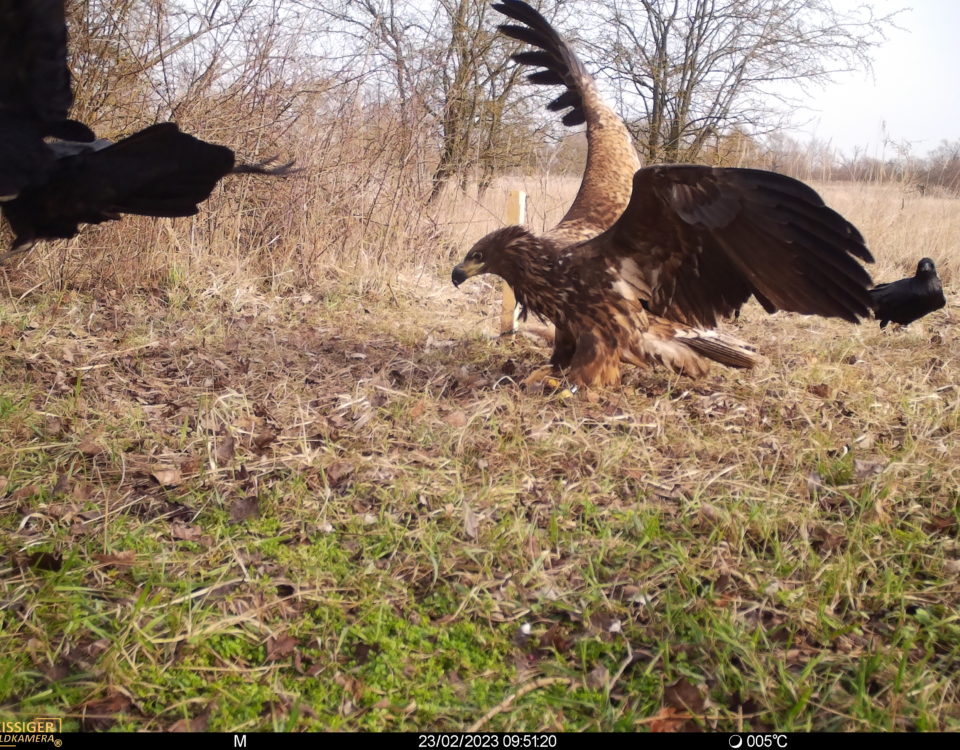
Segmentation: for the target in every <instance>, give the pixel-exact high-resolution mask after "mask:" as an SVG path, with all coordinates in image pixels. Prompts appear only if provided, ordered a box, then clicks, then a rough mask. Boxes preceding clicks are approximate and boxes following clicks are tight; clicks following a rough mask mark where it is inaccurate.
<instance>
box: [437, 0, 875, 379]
mask: <svg viewBox="0 0 960 750" xmlns="http://www.w3.org/2000/svg"><path fill="white" fill-rule="evenodd" d="M493 7H494V8H495V9H497V10H499V11H500V12H501V13H504V14H505V15H507V16H508V17H510V18H512V19H514V20H516V21H519V22H521V23H522V24H524V26H516V25H506V26H501V27H500V28H501V30H502V31H503V32H504V33H505V34H507V35H508V36H511V37H513V38H516V39H520V40H521V41H524V42H526V43H528V44H531V45H533V46H535V47H538V48H539V50H538V51H536V52H524V53H520V54H518V55H514V59H515V60H517V61H518V62H520V63H523V64H533V65H540V66H543V67H545V68H546V70H545V71H542V72H539V73H534V74H532V75H531V76H528V78H530V80H531V81H533V82H534V83H548V84H557V83H562V84H563V85H565V86H566V91H565V92H564V94H562V95H561V96H560V97H559V98H558V99H556V100H555V101H554V102H553V103H552V104H551V105H550V109H552V110H558V109H563V108H564V107H569V108H570V112H568V113H567V115H566V116H565V117H564V122H565V123H567V124H577V123H580V122H586V124H587V143H588V150H587V164H586V168H585V170H584V175H583V180H582V182H581V185H580V190H579V192H578V193H577V197H576V198H575V200H574V202H573V205H571V207H570V209H569V210H568V211H567V213H566V214H565V215H564V217H563V219H561V220H560V222H559V223H558V224H557V225H556V226H555V227H554V228H553V229H551V230H549V231H547V232H546V233H544V234H543V235H540V236H537V235H534V234H533V233H531V232H529V231H528V230H526V229H524V228H522V227H506V228H505V229H500V230H497V231H495V232H492V233H491V234H489V235H487V236H486V237H484V238H483V239H481V240H480V241H479V242H478V243H477V244H476V245H474V247H473V248H472V249H471V250H470V252H469V253H468V254H467V257H466V258H465V260H464V262H463V263H461V264H460V265H458V266H457V267H456V268H455V269H454V272H453V280H454V283H457V284H459V283H461V282H462V281H464V280H465V279H466V278H469V277H470V276H473V275H476V274H478V273H494V274H497V275H499V276H501V277H502V278H503V279H505V280H506V281H507V283H509V284H510V286H511V287H512V288H513V289H514V291H515V293H516V296H517V300H518V301H519V302H520V303H521V304H522V305H524V308H525V310H529V311H532V312H533V313H535V314H536V315H538V316H540V317H542V318H545V319H548V320H550V321H552V322H553V323H554V324H555V325H556V329H557V332H556V337H555V341H554V352H553V357H552V358H551V363H552V364H553V365H554V367H556V368H558V369H564V368H569V377H570V379H571V380H572V381H573V382H574V383H576V384H578V385H612V384H615V383H617V382H619V380H620V365H621V362H627V363H630V364H635V365H645V364H649V363H661V364H664V365H666V366H668V367H670V368H672V369H673V370H675V371H678V372H682V373H684V374H687V375H690V376H692V377H697V376H700V375H702V374H703V373H705V372H706V371H707V368H708V365H709V362H711V361H715V362H720V363H722V364H725V365H728V366H731V367H752V366H753V365H754V364H755V362H756V352H755V351H754V350H753V348H752V347H750V345H749V344H746V343H744V342H742V341H739V340H737V339H735V338H733V337H731V336H727V335H724V334H720V333H718V332H717V331H714V330H712V327H713V326H714V325H716V323H717V321H718V320H719V319H720V318H721V317H724V316H727V315H730V314H732V313H735V312H736V311H738V310H739V309H740V307H741V306H742V305H743V304H744V302H746V301H747V300H748V299H749V298H750V296H751V295H753V296H756V297H757V299H758V301H760V303H761V304H762V305H763V307H764V309H765V310H767V312H773V311H775V310H778V309H781V310H790V311H794V312H799V313H804V314H815V315H823V316H834V317H840V318H844V319H846V320H850V321H853V322H857V321H858V320H859V319H860V318H861V317H867V316H868V315H869V311H870V297H869V294H868V292H867V290H868V289H869V287H870V286H871V280H870V276H869V274H868V273H867V272H866V271H865V270H864V268H863V266H861V265H860V263H859V262H858V261H857V259H858V258H859V259H861V260H865V261H872V260H873V259H872V257H871V256H870V252H869V251H868V250H867V248H866V246H865V245H864V242H863V238H862V237H861V235H860V233H859V232H858V231H857V230H856V228H855V227H854V226H853V225H852V224H850V223H849V222H848V221H846V220H845V219H844V218H843V217H842V216H840V215H839V214H838V213H836V212H835V211H833V210H832V209H830V208H828V207H827V206H826V205H825V204H824V202H823V200H822V199H821V198H820V196H819V195H817V193H816V192H815V191H814V190H812V189H811V188H809V187H807V186H806V185H804V184H803V183H801V182H799V181H797V180H794V179H792V178H789V177H785V176H783V175H779V174H775V173H773V172H765V171H761V170H754V169H723V168H710V167H702V166H694V165H662V166H654V167H647V168H643V169H641V168H640V162H639V159H638V158H637V154H636V150H635V149H634V147H633V143H632V141H631V139H630V136H629V133H628V131H627V129H626V126H625V125H624V123H623V121H622V120H621V119H620V117H618V116H617V115H616V114H615V113H614V112H613V110H611V109H610V108H609V107H608V106H607V105H606V104H605V103H604V102H603V101H602V99H601V97H600V95H599V93H598V91H597V87H596V84H595V83H594V81H593V79H592V78H591V77H590V75H589V74H588V73H587V72H586V69H585V68H584V67H583V64H582V63H581V62H580V61H579V60H578V59H577V57H576V55H575V54H574V52H573V51H572V49H571V48H570V47H569V46H568V45H567V44H566V43H565V42H564V41H563V40H562V39H561V38H560V36H559V35H558V34H557V33H556V31H554V29H553V28H552V27H551V26H550V24H549V23H548V22H547V21H546V20H545V19H544V18H543V17H542V16H541V15H540V14H539V13H538V12H537V11H535V10H534V9H533V8H531V7H530V6H528V5H527V4H526V3H524V2H522V0H503V2H502V3H500V4H497V5H494V6H493Z"/></svg>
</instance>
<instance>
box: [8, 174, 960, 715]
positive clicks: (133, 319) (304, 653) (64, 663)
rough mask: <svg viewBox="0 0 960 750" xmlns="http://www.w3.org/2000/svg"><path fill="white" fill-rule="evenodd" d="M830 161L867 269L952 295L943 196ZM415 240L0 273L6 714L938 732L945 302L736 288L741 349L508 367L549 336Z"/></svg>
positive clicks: (488, 286)
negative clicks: (454, 275)
mask: <svg viewBox="0 0 960 750" xmlns="http://www.w3.org/2000/svg"><path fill="white" fill-rule="evenodd" d="M528 189H530V188H528ZM531 191H532V190H531ZM532 192H533V191H532ZM547 192H549V191H547ZM824 194H825V195H826V196H827V197H828V199H829V201H830V202H831V204H833V205H836V206H837V207H838V208H839V209H840V210H841V211H843V212H844V213H845V214H847V215H848V216H850V218H851V219H853V220H854V221H855V222H856V223H857V224H858V226H860V227H861V229H862V230H863V231H864V233H865V234H866V235H867V237H868V240H869V242H870V245H871V247H872V248H873V249H874V251H875V254H876V255H877V256H878V263H877V265H876V266H875V268H874V269H872V270H873V271H874V273H875V276H876V278H878V279H880V280H886V279H890V278H895V277H899V276H901V275H903V274H904V273H905V272H908V271H909V272H912V270H913V267H914V266H915V263H916V260H917V259H918V258H919V257H921V256H922V255H930V256H931V257H933V258H934V259H935V260H937V262H938V266H939V268H940V269H941V274H942V276H943V277H944V280H945V283H946V286H947V288H948V289H947V291H948V298H949V296H950V286H951V282H952V280H953V279H955V278H956V274H957V273H958V272H960V265H958V261H960V253H958V252H957V247H958V245H960V211H958V205H960V204H958V202H957V201H956V200H949V199H946V198H936V197H931V196H929V195H928V196H927V197H924V198H920V197H918V196H916V195H910V196H907V197H906V198H904V196H903V195H902V194H901V193H900V192H899V191H898V190H897V189H896V188H869V187H866V186H850V185H847V186H828V187H826V188H825V189H824ZM500 202H502V196H501V195H500V193H498V192H497V191H492V192H491V194H490V195H488V196H487V199H486V203H484V204H482V205H481V204H480V203H475V204H474V210H473V212H472V213H471V212H470V211H467V210H466V209H465V208H463V209H461V210H460V212H459V213H457V214H456V216H457V217H459V218H460V219H462V222H461V225H462V226H461V228H460V229H458V230H457V231H458V232H460V233H461V234H462V236H460V234H458V235H457V237H456V240H455V242H454V244H455V245H456V244H458V243H460V242H461V241H462V242H466V241H467V240H468V239H470V238H472V237H473V236H476V235H477V234H479V233H481V232H482V231H483V230H484V229H487V228H490V227H492V226H494V225H495V223H496V217H497V215H498V211H499V208H498V206H499V204H500ZM564 202H565V201H563V200H553V201H551V202H548V201H546V199H542V198H537V197H536V196H535V201H534V205H533V207H532V212H531V223H533V224H534V226H537V223H538V222H541V221H543V222H548V221H549V220H550V219H551V218H555V215H554V214H555V213H556V211H558V210H560V208H562V206H563V205H564ZM551 212H553V214H551ZM460 250H461V248H458V249H457V254H458V255H459V254H460ZM196 266H197V267H201V268H202V266H203V264H202V263H199V264H196ZM426 268H427V270H425V271H423V272H422V273H421V274H420V275H419V276H417V277H413V276H411V275H408V274H406V273H404V274H399V275H398V276H397V277H396V278H392V279H387V280H386V281H384V283H382V284H379V285H370V284H359V283H354V280H351V279H342V280H340V281H331V282H330V283H328V284H317V285H315V286H313V287H308V288H301V289H297V290H295V291H292V290H288V291H285V292H283V293H281V292H279V291H277V290H276V288H275V287H272V286H271V285H270V284H264V283H257V282H256V281H255V280H250V279H242V278H239V276H234V277H230V279H229V281H228V282H225V281H224V280H223V278H224V277H220V276H215V275H214V274H212V273H211V274H209V275H204V274H203V273H202V272H200V271H194V272H192V273H191V274H184V273H181V272H178V271H177V270H176V268H175V267H174V266H171V270H170V271H169V273H168V274H167V275H166V276H165V277H163V278H161V279H159V280H158V281H157V282H156V283H155V284H153V285H147V284H144V285H141V286H139V287H137V288H135V289H130V290H128V291H126V292H124V293H120V292H117V291H115V290H111V289H98V288H97V287H96V286H91V285H86V286H84V287H82V288H81V287H76V286H71V285H70V284H60V285H57V284H53V283H51V282H50V281H49V280H48V281H46V282H44V281H43V279H44V277H43V274H42V273H40V280H39V281H38V282H37V283H23V282H22V280H20V281H18V280H17V279H16V278H15V275H13V274H12V272H11V274H10V275H8V276H7V277H6V280H5V281H4V278H3V277H0V283H2V284H3V287H2V288H0V342H2V343H0V539H2V552H0V554H2V557H0V715H3V716H5V717H8V716H35V715H39V716H48V715H56V716H63V717H64V719H65V727H66V728H73V729H79V728H84V729H108V728H112V729H128V730H139V729H147V730H163V729H174V730H191V729H204V728H206V729H209V730H230V731H254V730H311V729H314V730H316V729H334V730H335V729H347V730H414V729H434V730H456V729H466V728H482V729H486V730H511V731H512V730H547V731H554V730H598V729H602V730H627V731H633V730H652V731H676V730H689V729H697V728H703V729H723V730H733V729H738V730H739V729H753V730H772V729H776V730H780V731H795V730H906V729H910V730H954V731H957V730H960V677H958V675H960V617H958V601H960V548H958V538H960V530H958V521H960V510H958V500H960V442H958V440H957V437H956V435H957V429H958V428H960V409H958V405H960V391H958V383H960V361H958V354H957V345H956V341H957V339H958V333H960V326H958V308H957V307H956V306H954V305H952V304H951V305H948V307H947V308H946V309H944V310H941V311H939V312H937V313H934V314H933V315H931V316H929V317H928V318H926V319H924V320H923V321H920V322H919V323H916V324H914V325H913V326H910V327H909V328H907V329H903V330H887V331H880V330H879V329H878V328H877V326H876V324H868V325H866V324H865V325H861V326H858V327H854V326H850V325H847V324H843V323H840V322H835V321H825V320H821V319H813V318H804V317H800V316H792V315H785V314H778V315H776V316H773V317H769V316H765V315H763V314H762V312H761V311H760V309H759V307H757V306H755V305H753V304H751V305H750V306H749V307H747V308H746V309H745V311H744V314H743V316H742V317H741V318H740V320H739V321H737V322H736V323H735V324H730V327H731V328H735V329H737V333H738V335H739V336H741V337H743V338H746V339H748V340H750V341H752V342H753V343H754V344H756V345H757V346H758V347H759V348H760V349H761V351H763V352H764V354H765V355H766V358H765V360H764V362H763V363H762V364H761V366H760V367H759V368H758V369H756V370H754V371H752V372H741V371H732V370H725V369H723V368H721V367H719V366H718V367H716V368H715V370H714V371H713V373H712V374H711V375H709V376H708V377H706V378H704V379H702V380H699V381H692V380H689V379H685V378H682V377H677V376H673V375H671V374H669V373H667V372H666V371H664V370H639V369H636V368H628V369H627V374H626V376H625V379H624V383H623V386H622V387H620V388H615V389H609V390H604V391H593V392H589V393H582V394H578V395H577V396H575V397H573V398H564V397H560V396H558V395H556V394H552V393H549V392H541V391H527V390H524V389H522V388H521V387H520V386H519V385H518V384H517V383H518V382H519V381H520V380H521V379H522V378H523V377H524V375H526V374H527V373H528V372H529V371H531V370H532V369H533V368H535V367H537V366H539V365H541V364H542V363H543V362H544V360H545V359H546V357H547V356H548V349H546V348H545V346H544V345H543V343H542V341H540V340H538V339H537V338H536V337H535V336H529V335H524V334H521V335H518V336H515V337H511V338H506V339H494V338H492V337H491V335H490V334H491V333H492V332H493V326H494V323H495V320H496V318H497V312H498V306H497V296H496V289H497V287H496V285H495V284H494V283H492V281H491V282H486V281H483V280H477V281H472V282H471V283H470V284H468V285H465V286H464V287H463V288H462V289H461V290H459V291H457V290H454V289H453V288H452V287H451V286H450V285H449V282H448V280H447V279H448V277H447V273H448V269H447V266H446V264H445V262H437V263H436V264H432V263H428V264H427V266H426ZM38 273H39V272H38ZM52 276H53V274H48V275H47V277H46V278H48V279H49V278H52ZM387 282H389V283H387Z"/></svg>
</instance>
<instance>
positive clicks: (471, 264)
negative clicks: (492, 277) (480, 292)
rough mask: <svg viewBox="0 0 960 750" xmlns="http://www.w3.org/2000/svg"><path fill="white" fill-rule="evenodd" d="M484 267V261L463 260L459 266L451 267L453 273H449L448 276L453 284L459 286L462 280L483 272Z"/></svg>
mask: <svg viewBox="0 0 960 750" xmlns="http://www.w3.org/2000/svg"><path fill="white" fill-rule="evenodd" d="M484 268H485V264H484V263H478V262H477V261H470V260H465V261H463V263H461V264H460V265H459V266H454V267H453V273H452V274H451V275H450V278H451V279H452V281H453V285H454V286H460V285H461V284H462V283H463V282H464V281H466V280H467V279H469V278H471V277H472V276H476V275H477V274H478V273H483V270H484Z"/></svg>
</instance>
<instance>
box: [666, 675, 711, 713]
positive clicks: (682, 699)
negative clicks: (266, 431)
mask: <svg viewBox="0 0 960 750" xmlns="http://www.w3.org/2000/svg"><path fill="white" fill-rule="evenodd" d="M663 699H664V701H665V702H666V703H667V705H669V706H673V707H674V708H676V709H679V710H681V711H689V712H690V713H693V714H702V713H703V707H704V705H705V702H704V699H703V696H702V695H701V694H700V691H699V690H698V689H697V688H696V687H694V686H693V685H691V684H690V683H689V682H688V681H687V679H686V678H685V677H681V678H680V679H679V680H677V681H676V682H675V683H673V684H672V685H668V686H667V687H666V688H664V691H663Z"/></svg>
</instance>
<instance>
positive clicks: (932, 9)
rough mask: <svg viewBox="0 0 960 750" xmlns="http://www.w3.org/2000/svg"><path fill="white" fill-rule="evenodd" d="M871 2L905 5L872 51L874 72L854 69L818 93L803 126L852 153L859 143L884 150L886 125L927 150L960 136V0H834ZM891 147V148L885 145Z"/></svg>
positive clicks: (871, 150) (883, 9)
mask: <svg viewBox="0 0 960 750" xmlns="http://www.w3.org/2000/svg"><path fill="white" fill-rule="evenodd" d="M864 4H867V5H871V6H873V7H874V8H875V10H876V14H877V15H883V14H886V13H889V12H891V11H893V10H896V9H898V8H903V7H908V6H909V7H910V10H908V11H906V12H904V13H902V14H901V15H900V16H899V19H898V22H897V25H898V26H900V27H901V29H902V30H898V29H892V30H890V31H889V33H888V34H887V41H886V42H885V43H884V44H883V46H881V47H880V48H879V49H878V50H876V52H875V54H874V75H873V77H872V78H871V77H868V76H867V75H865V74H863V73H852V74H846V75H843V76H838V77H837V82H836V83H835V84H833V85H830V86H828V87H826V88H825V89H823V90H822V93H817V94H814V96H813V98H812V100H811V102H810V106H811V107H812V108H813V109H815V110H818V111H815V112H813V113H812V120H811V122H810V123H809V124H808V125H806V126H805V127H804V128H803V129H802V132H801V133H798V135H800V136H801V137H802V136H803V135H804V134H805V135H808V136H809V135H815V136H816V137H817V138H820V139H822V140H829V141H831V142H832V143H833V145H834V146H835V147H836V148H838V149H840V150H841V151H843V152H844V153H845V154H847V155H850V154H852V153H853V151H854V149H855V148H857V147H860V148H867V153H868V154H870V155H872V156H882V155H883V129H884V127H885V129H886V133H887V136H888V137H889V138H890V139H891V140H893V141H896V142H901V141H908V142H909V143H910V144H911V145H912V151H911V152H912V153H913V154H914V155H918V156H922V155H924V154H926V153H927V151H929V150H930V149H931V148H934V147H935V146H937V145H938V144H939V143H940V141H942V140H951V141H955V140H958V139H960V72H958V71H960V0H912V2H910V0H900V1H897V0H835V7H839V8H845V7H856V6H858V5H864ZM886 153H887V155H888V156H892V155H893V153H892V152H891V150H890V149H889V147H888V149H887V152H886Z"/></svg>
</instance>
